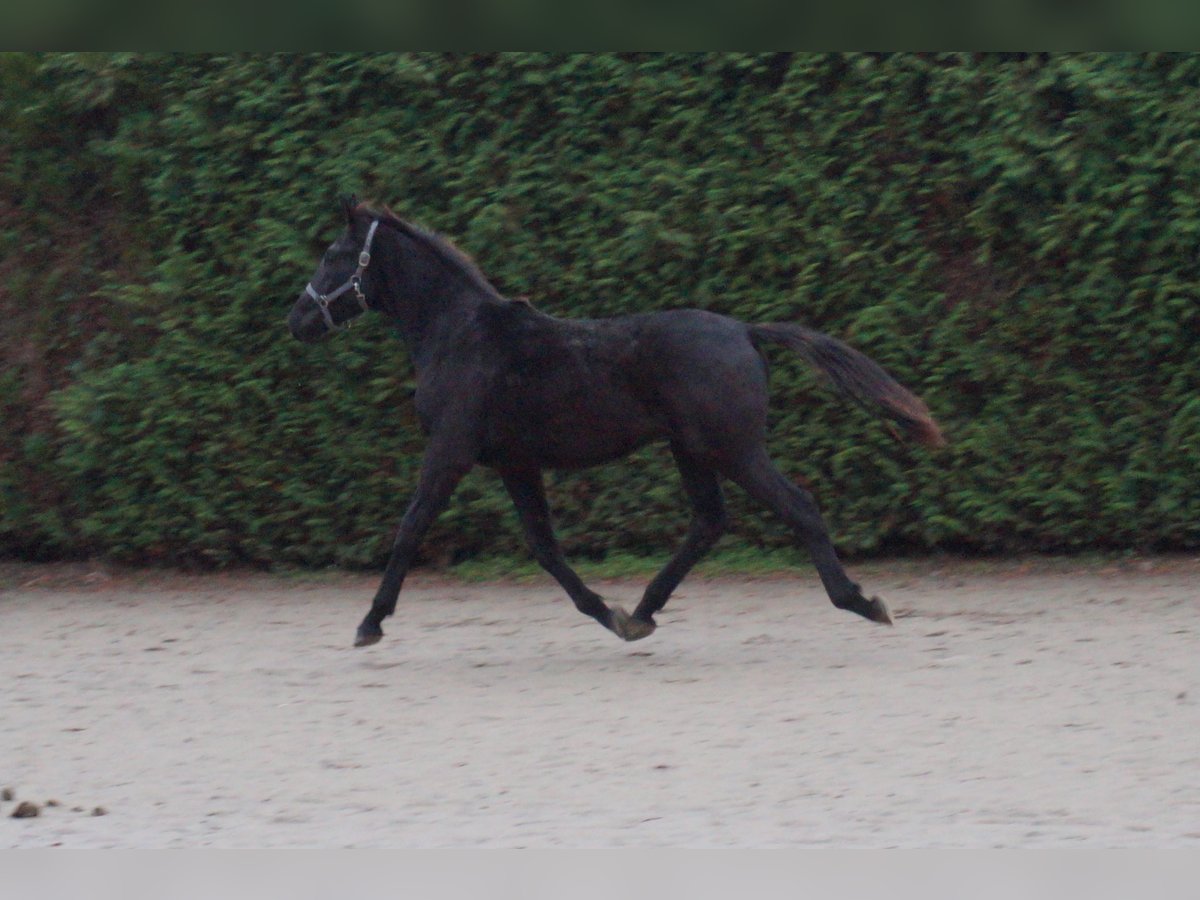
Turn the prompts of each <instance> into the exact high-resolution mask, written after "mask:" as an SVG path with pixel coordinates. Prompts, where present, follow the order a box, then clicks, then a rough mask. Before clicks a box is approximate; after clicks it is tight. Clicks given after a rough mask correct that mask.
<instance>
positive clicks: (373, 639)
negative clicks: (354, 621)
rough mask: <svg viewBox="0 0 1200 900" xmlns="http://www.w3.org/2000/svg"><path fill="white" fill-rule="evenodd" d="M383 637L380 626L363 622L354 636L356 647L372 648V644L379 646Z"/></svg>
mask: <svg viewBox="0 0 1200 900" xmlns="http://www.w3.org/2000/svg"><path fill="white" fill-rule="evenodd" d="M382 637H383V629H382V628H380V627H379V626H378V625H371V624H369V623H367V622H363V623H362V624H361V625H359V626H358V633H357V634H355V635H354V646H355V647H370V646H371V645H372V644H378V643H379V640H380V638H382Z"/></svg>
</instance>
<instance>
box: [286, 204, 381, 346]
mask: <svg viewBox="0 0 1200 900" xmlns="http://www.w3.org/2000/svg"><path fill="white" fill-rule="evenodd" d="M378 227H379V220H378V219H376V220H375V221H373V222H372V223H371V227H370V228H368V229H367V239H366V241H365V242H364V243H363V248H362V252H361V253H360V254H358V268H357V269H355V270H354V274H353V275H351V276H350V277H349V278H348V279H346V283H345V284H343V285H342V286H341V287H339V288H337V289H335V290H333V291H330V292H329V293H328V294H320V293H317V289H316V288H315V287H313V286H312V282H311V281H310V282H309V283H308V285H307V286H306V287H305V288H304V291H305V293H307V294H308V296H310V297H312V298H313V299H314V300H316V301H317V306H318V307H319V308H320V310H321V315H322V316H323V317H324V318H325V327H326V329H327V330H328V331H340V330H341V328H342V327H343V326H340V325H338V324H337V323H336V322H334V321H333V314H332V313H331V312H330V311H329V304H330V303H332V302H333V301H334V300H336V299H337V298H338V297H340V296H342V294H344V293H346V291H354V296H355V297H356V298H358V305H359V306H361V307H362V311H363V312H366V311H367V310H368V309H370V308H371V307H369V306H367V295H366V294H364V293H363V291H362V276H363V272H364V271H366V268H367V266H369V265H370V264H371V242H372V241H374V240H375V229H377V228H378Z"/></svg>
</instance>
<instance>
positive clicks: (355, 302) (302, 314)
mask: <svg viewBox="0 0 1200 900" xmlns="http://www.w3.org/2000/svg"><path fill="white" fill-rule="evenodd" d="M341 203H342V211H343V213H344V214H345V217H346V228H345V230H343V231H342V233H341V235H340V236H339V237H338V239H337V240H336V241H334V242H333V243H332V244H330V245H329V249H328V250H326V251H325V255H324V256H322V257H321V262H320V264H319V265H318V266H317V271H316V272H314V273H313V277H312V280H310V281H309V282H308V286H307V287H305V289H304V291H303V292H302V293H301V294H300V296H299V297H298V298H297V300H296V303H295V305H294V306H293V307H292V311H291V313H290V314H289V315H288V329H289V330H290V331H291V332H292V337H294V338H296V339H297V340H300V341H304V342H305V343H306V344H311V343H313V342H314V341H319V340H320V339H321V338H323V337H325V335H327V334H329V333H330V332H331V331H337V330H338V329H340V328H342V327H344V326H345V325H346V324H347V323H349V322H350V320H351V319H353V318H354V317H355V316H358V315H361V314H362V313H364V312H366V311H367V310H368V309H370V308H371V307H370V305H369V304H368V301H367V293H368V292H367V287H366V281H367V266H368V265H369V264H370V262H371V244H372V243H373V242H374V240H375V230H376V228H378V227H379V222H378V220H372V221H370V222H368V221H367V220H366V219H365V218H364V217H363V216H361V215H357V214H356V210H357V207H358V202H357V201H356V200H355V199H354V198H353V197H346V198H343V199H342V201H341Z"/></svg>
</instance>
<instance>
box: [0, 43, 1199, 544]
mask: <svg viewBox="0 0 1200 900" xmlns="http://www.w3.org/2000/svg"><path fill="white" fill-rule="evenodd" d="M0 85H2V87H3V91H0V127H2V128H3V133H4V134H5V136H6V142H5V143H4V144H3V145H0V316H2V320H0V321H2V322H3V326H2V331H0V354H2V356H0V360H2V368H0V433H2V434H3V435H4V437H3V442H2V443H0V466H2V468H0V552H3V553H4V554H6V555H17V556H23V557H33V558H44V557H61V556H67V555H79V554H99V555H104V556H108V557H113V558H118V559H123V560H131V561H166V562H173V563H200V564H217V565H220V564H232V563H252V564H263V563H268V562H287V563H290V564H299V565H327V564H339V565H346V566H373V565H378V564H379V563H380V562H381V561H382V560H383V559H384V558H385V557H386V553H387V550H388V547H389V546H390V542H391V536H392V533H393V530H394V527H395V525H396V524H397V522H398V520H399V517H400V515H401V513H402V511H403V508H404V506H405V503H406V500H407V496H408V494H409V492H410V490H411V488H412V485H413V482H414V479H415V475H416V464H417V458H418V452H419V448H420V446H421V443H422V442H421V438H420V435H419V434H418V433H417V431H416V428H415V422H414V418H413V413H412V408H411V402H410V393H411V388H412V384H411V369H410V366H409V363H408V360H407V359H406V358H405V354H404V349H403V346H402V345H401V343H400V342H399V341H398V340H396V339H395V338H394V336H392V335H391V334H390V333H389V332H388V329H387V327H386V326H385V324H384V323H383V322H382V321H380V320H378V319H377V318H375V317H367V323H366V324H365V325H364V327H361V328H356V329H355V330H354V331H352V332H350V333H349V334H343V335H338V336H336V337H335V338H333V339H331V340H330V341H328V342H326V343H324V344H322V345H318V346H303V345H300V344H298V343H296V342H294V341H293V340H292V339H291V338H290V337H289V336H288V334H287V331H286V328H285V327H284V322H283V320H284V316H285V315H286V312H287V310H288V309H289V308H290V305H291V303H292V301H293V299H294V297H295V296H296V294H297V293H298V292H299V290H301V289H302V288H303V286H304V283H305V281H307V279H308V277H309V275H310V274H311V272H312V270H313V269H314V267H315V264H316V261H317V258H318V256H319V254H320V252H321V251H322V250H323V248H324V246H325V245H326V244H327V243H328V242H329V241H331V240H332V239H333V237H334V236H335V234H336V232H337V230H338V228H339V224H338V221H337V216H336V208H335V203H334V198H335V196H336V195H337V194H338V193H340V192H346V191H356V192H357V193H359V194H360V195H361V196H364V197H371V198H374V199H376V200H378V201H379V202H382V203H388V204H390V205H392V206H393V207H394V208H396V209H397V211H399V212H400V213H401V214H402V215H405V216H407V217H409V218H412V219H415V220H417V221H420V222H423V223H425V224H427V225H429V226H432V227H434V228H436V229H437V230H439V231H441V232H442V233H444V234H447V235H449V236H450V237H452V238H453V239H454V240H455V241H456V242H457V243H459V245H460V246H462V247H463V248H464V249H465V250H467V251H468V252H470V253H471V254H472V255H474V256H475V257H476V259H477V260H478V262H479V263H480V266H481V267H482V268H483V270H484V271H485V272H487V273H488V274H489V276H490V277H492V278H493V280H494V281H495V282H496V284H497V285H498V287H500V289H501V290H502V291H504V292H505V293H508V294H510V295H527V296H528V297H529V298H530V299H531V300H532V302H534V303H535V305H537V306H539V307H541V308H542V309H544V310H546V311H549V312H553V313H554V314H556V315H564V316H584V315H586V316H600V315H609V314H616V313H623V312H628V311H633V310H645V309H659V308H666V307H673V306H695V307H703V308H707V309H712V310H715V311H719V312H722V313H727V314H729V315H733V316H737V317H740V318H743V319H747V320H754V321H769V320H789V321H798V322H802V323H804V324H807V325H809V326H812V327H815V328H819V329H821V330H824V331H827V332H829V333H831V334H834V335H836V336H839V337H841V338H843V339H845V340H847V341H849V342H850V343H852V344H853V345H855V346H857V347H858V348H859V349H861V350H863V351H864V352H867V353H868V354H870V355H871V356H873V357H874V358H875V359H877V360H879V361H880V362H882V363H883V364H884V365H886V366H887V367H888V368H889V369H891V370H892V371H893V372H894V373H895V374H896V375H897V376H898V377H899V379H900V380H901V381H903V382H904V383H905V384H907V385H908V386H910V387H911V388H913V389H914V390H916V391H917V392H918V393H920V394H921V395H922V396H923V397H924V398H925V399H926V401H927V402H928V404H929V406H930V408H931V409H932V410H933V412H934V414H935V416H936V417H937V418H938V419H939V421H940V422H941V423H942V425H943V428H944V430H945V432H946V435H947V437H948V438H949V440H950V446H949V447H948V448H946V449H944V450H939V451H935V452H926V451H924V450H921V449H915V448H912V447H909V446H905V445H900V444H897V443H895V442H894V441H893V440H892V439H891V438H890V436H889V435H888V434H887V432H886V430H885V429H884V428H882V427H881V426H880V425H879V424H878V423H877V422H875V421H873V420H872V419H870V418H869V417H868V416H867V415H866V414H864V413H862V412H860V411H859V410H858V409H857V408H854V407H852V406H847V405H846V404H844V403H842V402H841V401H840V400H838V399H837V398H835V397H833V396H832V395H830V394H829V393H828V392H826V391H825V390H824V389H823V388H822V387H821V386H820V385H819V384H818V383H817V381H816V379H815V378H814V377H813V376H812V375H811V374H810V373H809V372H808V371H807V370H806V369H805V368H804V367H803V365H802V364H801V363H799V362H798V361H797V360H795V359H791V358H789V357H788V356H787V354H786V353H779V354H776V353H774V352H773V353H772V363H773V382H772V383H773V389H772V390H773V413H772V422H771V435H772V438H771V440H772V452H773V454H774V455H775V457H776V459H777V460H778V461H779V463H780V465H781V467H783V468H784V469H785V471H787V472H788V473H789V474H790V475H792V476H794V477H797V478H805V479H807V480H808V481H809V482H810V483H811V484H812V486H813V488H814V490H815V492H816V493H817V495H818V497H819V498H820V500H821V502H822V507H823V509H824V511H825V513H826V516H827V519H828V521H829V523H830V526H831V528H832V529H833V531H834V533H835V537H836V540H837V541H838V543H839V545H840V546H841V547H842V548H843V549H845V550H846V551H848V552H851V553H860V554H861V553H880V552H896V551H906V550H924V549H928V548H935V547H942V548H953V549H966V550H976V551H1015V550H1031V549H1032V550H1049V549H1055V550H1062V549H1074V548H1085V547H1105V548H1136V549H1151V548H1157V549H1167V548H1176V549H1178V548H1195V547H1198V546H1200V488H1198V486H1197V484H1198V480H1200V479H1198V476H1200V465H1198V462H1200V392H1198V388H1200V354H1198V353H1197V343H1198V340H1197V338H1198V335H1200V302H1198V301H1200V261H1198V260H1200V257H1198V254H1197V243H1198V241H1197V236H1198V234H1200V190H1198V187H1200V142H1198V141H1200V116H1197V115H1196V108H1197V103H1198V101H1200V57H1197V56H1195V55H1172V54H1160V55H1129V54H1086V55H1027V54H1018V55H991V54H988V55H906V54H901V55H883V56H880V55H841V54H835V55H807V54H772V55H761V56H760V55H738V54H723V55H647V54H588V55H572V56H562V55H540V54H524V53H521V54H498V55H497V54H491V55H442V54H400V55H394V54H393V55H345V56H328V55H325V56H295V55H277V56H176V55H151V56H147V55H115V54H65V55H27V54H8V55H6V56H3V57H0ZM550 484H551V487H550V491H551V501H552V504H553V505H554V507H555V510H556V513H557V516H558V520H559V524H560V530H561V533H562V535H563V537H564V541H565V543H566V544H567V546H568V549H569V550H570V551H571V552H574V553H577V554H588V555H593V556H600V555H603V554H604V553H605V552H608V551H610V550H613V549H622V550H632V551H636V552H642V551H646V552H650V551H663V550H667V549H669V548H670V547H672V546H673V545H674V544H675V543H676V542H677V541H678V540H679V539H680V537H681V536H682V534H683V531H684V529H685V527H686V523H687V511H686V505H685V502H684V500H683V497H682V493H681V491H680V489H679V487H678V481H677V479H676V478H675V476H674V474H673V472H672V471H671V467H670V464H669V458H668V456H667V454H666V453H665V451H663V450H662V449H659V448H650V449H647V450H646V451H643V452H641V453H639V454H637V455H635V457H634V458H632V459H631V460H630V461H629V462H628V463H625V464H621V465H616V466H612V467H607V468H603V469H596V470H589V471H587V472H582V473H575V474H570V475H561V476H560V475H553V476H551V477H550ZM731 493H732V492H731ZM731 500H733V503H734V511H735V512H736V513H737V515H738V519H739V524H738V526H737V531H736V534H735V536H734V537H733V538H727V540H730V541H742V542H746V543H749V544H753V545H760V546H774V545H781V544H783V543H787V542H789V541H790V536H789V535H788V534H786V533H785V532H784V530H783V529H782V527H781V526H780V525H779V524H778V523H776V522H774V521H773V520H771V519H770V518H769V517H765V516H763V517H760V516H758V515H757V514H754V512H753V511H752V510H751V509H750V508H749V506H748V504H746V503H744V502H743V501H742V499H741V498H740V497H731ZM519 550H520V539H519V531H518V528H517V527H516V523H515V517H514V516H513V515H512V514H511V513H510V512H509V509H508V501H507V499H506V498H505V497H504V495H503V491H502V489H501V488H500V485H499V482H498V479H497V478H496V477H495V476H494V475H492V474H490V473H488V472H486V471H482V470H481V471H479V472H477V473H475V474H473V475H472V476H470V477H469V478H468V480H467V481H466V482H465V483H464V485H463V486H462V488H461V489H460V491H459V493H458V495H457V497H456V499H455V501H454V503H453V505H452V507H451V509H450V510H449V511H448V512H447V513H446V514H445V515H444V516H443V517H442V519H441V520H440V521H439V523H438V525H437V526H436V528H435V532H434V534H433V535H432V536H431V537H430V539H429V541H428V542H427V544H426V552H427V557H428V558H430V559H434V560H438V561H447V560H455V559H459V558H463V557H466V556H470V555H474V554H477V553H492V552H498V553H504V552H519Z"/></svg>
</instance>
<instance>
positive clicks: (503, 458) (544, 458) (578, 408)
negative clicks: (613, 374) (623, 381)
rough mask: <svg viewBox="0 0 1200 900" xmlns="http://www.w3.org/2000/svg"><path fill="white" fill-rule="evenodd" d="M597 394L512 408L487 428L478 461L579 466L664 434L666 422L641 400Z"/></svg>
mask: <svg viewBox="0 0 1200 900" xmlns="http://www.w3.org/2000/svg"><path fill="white" fill-rule="evenodd" d="M596 399H597V398H590V399H587V400H584V399H580V398H577V402H575V403H568V404H558V405H557V406H556V408H553V409H552V408H548V407H545V406H543V407H540V408H531V407H526V408H524V409H521V410H512V411H510V412H509V414H508V415H506V416H503V417H500V418H498V419H496V420H495V421H494V422H493V425H492V427H491V428H489V429H488V438H487V439H486V440H485V442H484V455H483V459H482V461H483V462H485V463H489V464H496V465H503V464H504V463H506V462H507V463H510V464H517V463H520V464H527V465H536V466H538V467H540V468H545V469H556V468H582V467H586V466H594V465H599V464H600V463H606V462H611V461H612V460H615V459H620V458H621V457H622V456H626V455H628V454H630V453H632V452H633V451H634V450H636V449H638V448H639V447H642V446H644V445H645V444H647V443H650V442H651V441H654V440H658V439H661V438H664V437H666V435H667V430H666V427H665V423H662V422H659V421H658V420H657V419H656V417H655V416H653V415H652V414H651V413H650V412H649V411H647V410H645V409H643V408H641V406H640V405H638V404H632V403H626V404H605V403H599V402H596Z"/></svg>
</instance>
